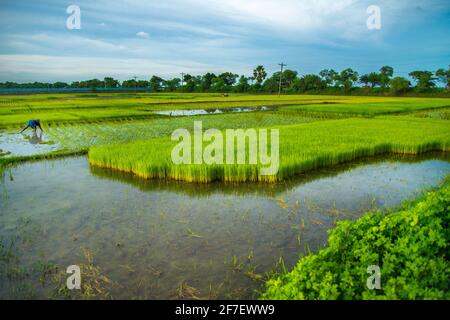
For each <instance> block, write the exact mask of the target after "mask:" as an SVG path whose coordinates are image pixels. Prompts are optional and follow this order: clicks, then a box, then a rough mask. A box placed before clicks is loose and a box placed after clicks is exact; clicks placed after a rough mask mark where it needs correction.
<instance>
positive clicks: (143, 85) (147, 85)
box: [136, 80, 150, 88]
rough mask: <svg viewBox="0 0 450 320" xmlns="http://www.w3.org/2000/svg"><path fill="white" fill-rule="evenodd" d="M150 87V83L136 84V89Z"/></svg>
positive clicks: (141, 82)
mask: <svg viewBox="0 0 450 320" xmlns="http://www.w3.org/2000/svg"><path fill="white" fill-rule="evenodd" d="M149 86H150V82H149V81H145V80H138V81H137V82H136V87H137V88H148V87H149Z"/></svg>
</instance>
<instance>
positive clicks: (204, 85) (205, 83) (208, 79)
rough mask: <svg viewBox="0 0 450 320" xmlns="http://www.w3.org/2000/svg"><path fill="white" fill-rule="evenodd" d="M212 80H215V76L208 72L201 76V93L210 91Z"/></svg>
mask: <svg viewBox="0 0 450 320" xmlns="http://www.w3.org/2000/svg"><path fill="white" fill-rule="evenodd" d="M214 78H216V75H215V74H214V73H210V72H208V73H206V74H204V75H203V76H202V80H201V89H202V91H208V90H210V89H211V86H212V84H213V80H214Z"/></svg>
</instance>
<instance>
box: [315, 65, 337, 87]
mask: <svg viewBox="0 0 450 320" xmlns="http://www.w3.org/2000/svg"><path fill="white" fill-rule="evenodd" d="M319 76H320V77H321V78H322V79H323V80H324V81H325V83H326V85H327V87H329V86H332V85H333V84H334V83H335V81H336V79H337V77H338V73H337V72H336V71H334V70H333V69H329V70H328V69H324V70H322V71H320V72H319Z"/></svg>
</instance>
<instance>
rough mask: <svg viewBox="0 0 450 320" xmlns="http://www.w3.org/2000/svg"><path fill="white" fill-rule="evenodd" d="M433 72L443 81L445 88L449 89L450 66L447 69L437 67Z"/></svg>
mask: <svg viewBox="0 0 450 320" xmlns="http://www.w3.org/2000/svg"><path fill="white" fill-rule="evenodd" d="M435 74H436V77H437V78H438V79H439V81H440V82H442V83H444V84H445V85H446V86H447V89H450V67H449V68H448V70H445V69H439V70H437V71H436V73H435Z"/></svg>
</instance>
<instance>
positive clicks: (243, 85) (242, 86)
mask: <svg viewBox="0 0 450 320" xmlns="http://www.w3.org/2000/svg"><path fill="white" fill-rule="evenodd" d="M248 80H249V78H247V77H246V76H241V77H240V78H239V81H238V84H237V85H236V91H237V92H247V91H248V90H249V88H250V85H249V83H248Z"/></svg>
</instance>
